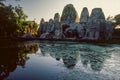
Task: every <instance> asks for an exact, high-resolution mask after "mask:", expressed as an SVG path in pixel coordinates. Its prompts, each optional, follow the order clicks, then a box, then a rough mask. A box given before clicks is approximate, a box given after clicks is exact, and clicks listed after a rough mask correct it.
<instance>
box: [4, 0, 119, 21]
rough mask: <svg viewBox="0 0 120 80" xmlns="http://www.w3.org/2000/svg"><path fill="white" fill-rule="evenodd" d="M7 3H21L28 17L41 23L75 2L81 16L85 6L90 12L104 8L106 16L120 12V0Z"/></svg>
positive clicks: (33, 0)
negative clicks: (42, 19)
mask: <svg viewBox="0 0 120 80" xmlns="http://www.w3.org/2000/svg"><path fill="white" fill-rule="evenodd" d="M5 3H6V4H12V5H14V6H15V5H18V4H19V5H20V6H22V7H23V11H24V13H25V14H27V16H28V19H30V20H34V19H35V20H36V22H37V23H40V20H41V18H44V19H45V21H48V20H49V19H50V18H52V19H53V18H54V14H55V13H60V15H61V14H62V11H63V9H64V6H66V5H67V4H73V5H74V7H75V9H76V11H77V12H78V15H79V16H80V14H81V11H82V9H83V7H87V8H88V10H89V13H91V10H92V9H93V8H96V7H97V8H102V10H103V12H104V14H105V17H108V16H109V15H110V16H115V15H117V14H120V0H21V1H20V2H19V1H17V2H15V0H6V2H5Z"/></svg>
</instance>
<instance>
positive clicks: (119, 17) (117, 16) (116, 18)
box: [114, 14, 120, 25]
mask: <svg viewBox="0 0 120 80" xmlns="http://www.w3.org/2000/svg"><path fill="white" fill-rule="evenodd" d="M114 19H115V21H116V25H120V14H118V15H116V16H115V17H114Z"/></svg>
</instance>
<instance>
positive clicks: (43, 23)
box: [38, 18, 45, 36]
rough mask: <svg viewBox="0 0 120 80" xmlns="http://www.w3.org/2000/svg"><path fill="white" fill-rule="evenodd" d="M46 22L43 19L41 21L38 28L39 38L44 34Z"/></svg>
mask: <svg viewBox="0 0 120 80" xmlns="http://www.w3.org/2000/svg"><path fill="white" fill-rule="evenodd" d="M44 26H45V20H44V19H43V18H42V19H41V21H40V26H39V28H38V36H40V35H41V34H43V33H44Z"/></svg>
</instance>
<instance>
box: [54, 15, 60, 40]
mask: <svg viewBox="0 0 120 80" xmlns="http://www.w3.org/2000/svg"><path fill="white" fill-rule="evenodd" d="M54 38H55V39H59V38H61V22H60V15H59V13H56V14H55V16H54Z"/></svg>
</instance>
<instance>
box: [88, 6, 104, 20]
mask: <svg viewBox="0 0 120 80" xmlns="http://www.w3.org/2000/svg"><path fill="white" fill-rule="evenodd" d="M90 19H91V20H96V19H102V20H105V16H104V13H103V11H102V9H101V8H94V9H93V10H92V13H91V15H90Z"/></svg>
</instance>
